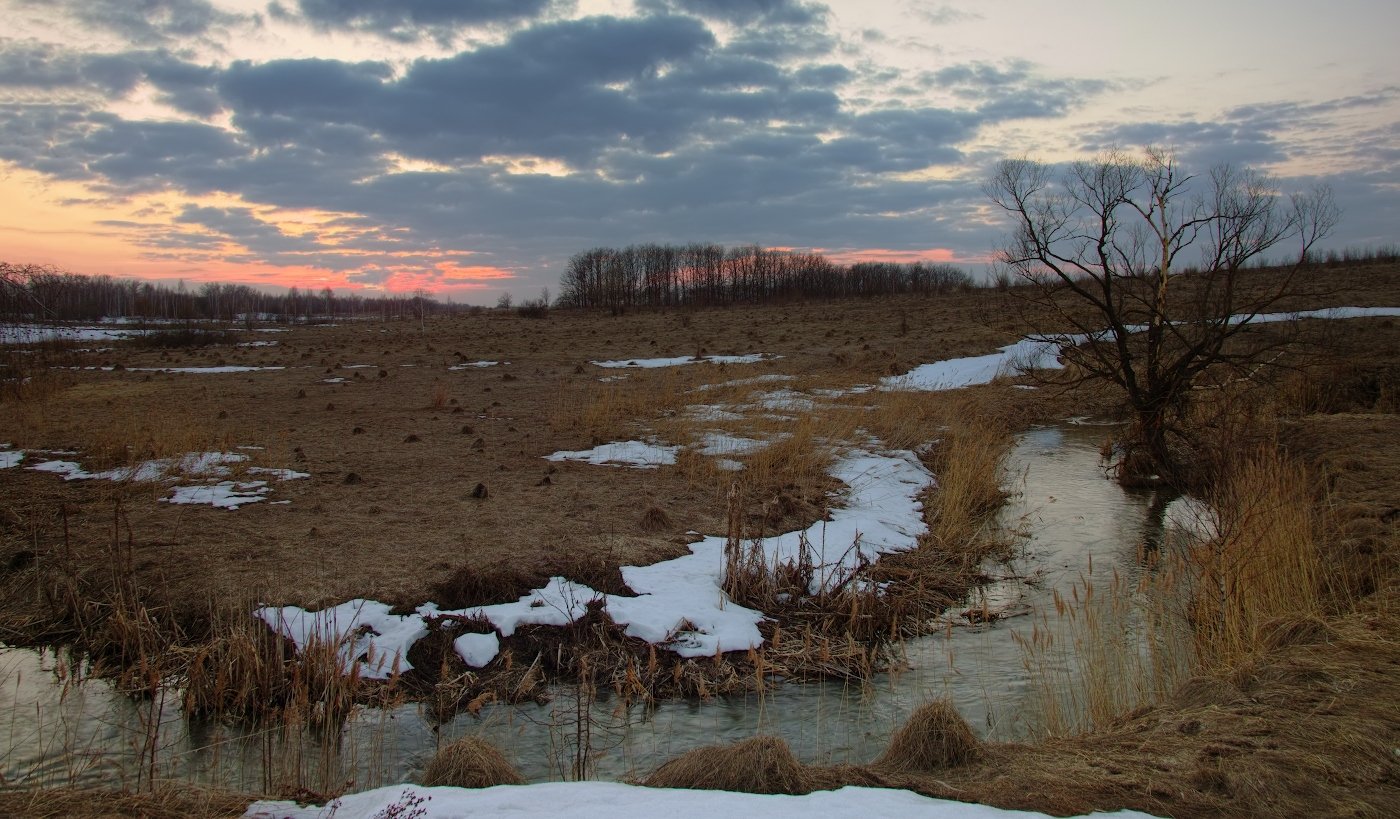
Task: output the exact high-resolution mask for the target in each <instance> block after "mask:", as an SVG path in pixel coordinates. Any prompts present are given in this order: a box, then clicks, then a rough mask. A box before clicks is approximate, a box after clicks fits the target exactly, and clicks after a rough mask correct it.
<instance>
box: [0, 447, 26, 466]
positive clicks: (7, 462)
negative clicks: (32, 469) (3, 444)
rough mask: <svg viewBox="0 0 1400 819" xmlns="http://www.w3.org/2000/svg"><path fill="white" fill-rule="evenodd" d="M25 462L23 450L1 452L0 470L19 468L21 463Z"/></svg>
mask: <svg viewBox="0 0 1400 819" xmlns="http://www.w3.org/2000/svg"><path fill="white" fill-rule="evenodd" d="M23 460H24V452H23V450H0V469H9V468H10V467H14V466H19V463H20V461H23Z"/></svg>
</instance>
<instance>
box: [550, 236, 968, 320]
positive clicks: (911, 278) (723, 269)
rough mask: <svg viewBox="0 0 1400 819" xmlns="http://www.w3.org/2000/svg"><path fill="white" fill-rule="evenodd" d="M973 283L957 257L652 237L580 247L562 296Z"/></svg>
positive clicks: (710, 295)
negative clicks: (833, 253) (846, 256)
mask: <svg viewBox="0 0 1400 819" xmlns="http://www.w3.org/2000/svg"><path fill="white" fill-rule="evenodd" d="M971 286H972V279H971V277H970V276H969V275H968V274H967V273H966V272H964V271H963V270H962V269H961V268H958V267H956V266H954V265H949V264H926V263H922V262H917V263H914V264H896V263H892V262H860V263H857V264H852V265H839V264H835V263H834V262H832V261H831V260H829V259H827V258H826V257H825V256H822V255H821V254H819V253H797V252H791V251H785V250H771V249H767V248H763V247H759V246H757V245H746V246H742V247H732V248H726V247H724V246H722V245H716V244H703V243H694V244H688V245H659V244H645V245H632V246H629V247H625V248H622V249H620V250H619V249H615V248H610V247H599V248H594V249H592V250H586V251H584V252H582V253H578V254H576V255H574V256H573V257H572V258H571V259H569V263H568V266H567V268H566V269H565V271H564V274H563V276H562V278H561V280H560V295H559V304H560V305H561V306H565V307H589V308H606V309H608V310H611V311H613V312H621V311H624V310H627V309H630V308H635V307H673V306H681V305H725V304H760V303H764V302H771V301H784V300H791V299H825V298H832V299H835V298H847V297H853V296H854V297H861V296H886V295H895V294H899V293H946V292H949V291H952V290H959V289H967V288H970V287H971Z"/></svg>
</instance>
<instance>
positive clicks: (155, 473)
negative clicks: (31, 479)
mask: <svg viewBox="0 0 1400 819" xmlns="http://www.w3.org/2000/svg"><path fill="white" fill-rule="evenodd" d="M243 448H244V449H256V448H257V447H243ZM6 455H13V456H16V457H15V458H14V463H10V464H8V466H14V465H15V464H17V463H19V460H20V459H22V458H23V457H24V453H23V452H20V451H15V452H0V466H5V465H6V464H5V463H4V461H5V460H6V458H5V456H6ZM247 460H248V456H247V455H240V454H238V453H236V452H191V453H189V454H188V455H182V456H181V457H179V458H159V459H156V460H151V461H142V462H141V463H139V464H136V465H135V466H119V467H117V468H115V469H107V470H103V471H101V472H88V471H87V470H85V469H83V467H82V465H81V464H79V463H77V462H75V461H58V460H52V461H42V462H40V463H37V464H35V465H33V466H31V467H29V469H32V470H34V471H35V472H51V473H53V474H55V475H62V476H63V479H64V480H65V481H93V480H107V481H139V482H148V481H158V480H163V479H165V478H171V477H174V476H182V477H185V478H206V479H218V478H226V477H228V476H229V475H231V474H232V470H231V469H230V468H229V464H237V463H243V462H245V461H247ZM247 471H248V473H249V474H251V475H266V476H267V477H269V478H274V479H276V480H279V481H290V480H298V479H300V478H309V477H311V474H310V473H308V472H297V471H296V470H293V469H277V468H273V467H263V466H254V467H249V468H248V470H247ZM271 491H272V489H271V487H269V486H268V485H267V481H262V480H255V481H232V480H209V481H208V482H206V483H203V484H197V485H192V486H175V487H172V489H171V495H170V497H167V498H161V500H163V501H165V502H166V503H179V504H190V503H193V504H206V505H209V506H213V507H215V508H218V509H237V508H238V507H240V506H242V505H244V504H248V503H257V502H258V501H263V500H267V495H268V494H269V493H271Z"/></svg>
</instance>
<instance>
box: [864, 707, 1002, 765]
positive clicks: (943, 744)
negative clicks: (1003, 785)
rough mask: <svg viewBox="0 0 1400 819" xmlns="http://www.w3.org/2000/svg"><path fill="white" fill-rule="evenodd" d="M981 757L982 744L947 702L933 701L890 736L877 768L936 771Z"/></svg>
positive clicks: (875, 763)
mask: <svg viewBox="0 0 1400 819" xmlns="http://www.w3.org/2000/svg"><path fill="white" fill-rule="evenodd" d="M981 757H982V741H981V740H979V739H978V738H977V735H976V734H974V733H973V732H972V728H971V727H969V726H968V724H967V722H966V720H964V719H963V718H962V716H961V715H959V714H958V711H957V709H956V708H954V707H953V704H952V703H950V702H948V701H947V700H934V701H933V702H928V703H924V704H923V705H921V706H919V707H918V708H916V709H914V713H912V714H910V715H909V719H908V720H907V721H905V723H904V725H902V726H900V728H899V730H897V731H895V732H894V735H893V736H891V737H890V744H889V746H888V747H886V748H885V752H884V753H883V754H881V755H880V758H879V759H877V760H875V762H874V765H875V767H877V768H891V769H894V770H897V771H920V772H934V771H941V770H943V769H945V768H951V767H953V766H955V765H963V764H966V763H968V762H972V761H975V760H977V759H980V758H981Z"/></svg>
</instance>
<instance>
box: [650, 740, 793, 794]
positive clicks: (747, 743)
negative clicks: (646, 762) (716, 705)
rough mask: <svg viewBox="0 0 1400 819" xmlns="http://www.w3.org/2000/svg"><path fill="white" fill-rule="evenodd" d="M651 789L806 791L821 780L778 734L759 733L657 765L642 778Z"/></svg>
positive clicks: (760, 791)
mask: <svg viewBox="0 0 1400 819" xmlns="http://www.w3.org/2000/svg"><path fill="white" fill-rule="evenodd" d="M642 784H643V785H646V786H647V787H650V788H688V789H694V790H718V791H739V792H741V793H782V794H789V795H794V794H804V793H811V792H812V791H814V790H817V789H818V788H817V781H816V779H815V778H814V777H813V776H812V774H811V773H810V772H809V771H808V770H807V768H806V767H805V766H804V765H803V764H802V763H801V762H799V761H798V760H797V757H795V756H793V754H792V749H790V748H789V747H788V744H787V743H786V742H784V741H783V740H781V739H778V738H777V737H770V736H757V737H753V738H751V739H746V740H742V741H740V742H736V743H734V744H732V745H712V746H709V747H705V748H696V749H695V750H693V751H687V752H686V753H684V754H681V755H680V756H678V757H676V758H675V759H673V760H671V761H670V762H667V763H666V764H665V765H662V766H661V767H660V768H657V769H656V771H655V772H653V773H652V774H651V775H650V776H648V777H647V778H646V779H645V780H643V781H642Z"/></svg>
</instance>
